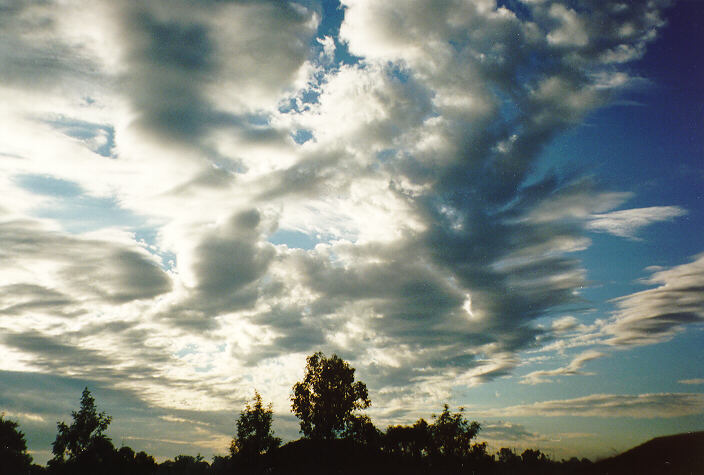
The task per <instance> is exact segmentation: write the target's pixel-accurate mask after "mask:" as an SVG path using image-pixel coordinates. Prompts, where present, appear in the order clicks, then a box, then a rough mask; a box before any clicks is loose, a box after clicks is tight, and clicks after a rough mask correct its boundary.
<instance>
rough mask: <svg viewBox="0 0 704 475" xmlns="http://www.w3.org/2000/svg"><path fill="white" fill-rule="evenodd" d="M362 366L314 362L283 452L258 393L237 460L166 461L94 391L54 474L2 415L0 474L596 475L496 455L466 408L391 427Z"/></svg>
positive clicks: (240, 426) (583, 463)
mask: <svg viewBox="0 0 704 475" xmlns="http://www.w3.org/2000/svg"><path fill="white" fill-rule="evenodd" d="M354 372H355V370H354V368H351V367H350V366H349V364H348V363H347V362H345V361H344V360H342V359H341V358H339V357H338V356H336V355H332V356H331V357H330V358H327V357H325V355H323V354H322V353H315V354H314V355H311V356H310V357H308V359H307V365H306V372H305V375H304V378H303V380H302V381H300V382H298V383H296V384H295V385H294V387H293V395H292V397H291V401H292V405H291V409H292V412H293V413H294V414H295V415H296V416H297V417H298V418H299V419H300V426H301V433H302V434H303V437H302V438H301V439H299V440H295V441H292V442H289V443H287V444H284V445H281V439H279V438H278V437H276V436H275V435H274V432H273V430H272V421H273V408H272V405H271V404H268V405H265V404H264V402H263V401H262V398H261V396H260V395H259V393H258V392H256V391H255V392H254V397H253V399H252V400H251V401H250V402H247V403H246V405H245V407H244V408H243V410H242V411H241V413H240V415H239V417H238V419H237V420H236V434H235V436H234V437H233V440H232V443H231V445H230V448H229V455H227V456H215V457H214V458H213V460H212V461H211V462H210V463H209V462H208V461H206V460H204V459H203V457H202V456H200V455H197V456H195V457H194V456H189V455H179V456H177V457H175V458H174V459H173V460H167V461H165V462H162V463H160V464H158V463H156V461H155V459H154V457H152V456H151V455H149V454H147V453H145V452H138V453H135V452H134V450H132V449H131V448H130V447H120V448H116V447H115V446H114V445H113V444H112V441H111V440H110V438H109V437H107V435H106V434H105V432H106V430H107V428H108V426H109V424H110V422H111V419H112V418H111V417H110V416H108V415H107V414H105V413H104V412H98V410H97V407H96V405H95V400H94V398H93V397H92V395H91V393H90V391H89V390H88V388H86V389H84V390H83V394H82V396H81V403H80V409H79V410H78V411H74V412H72V414H71V416H72V419H73V422H72V423H71V424H70V425H69V424H66V423H65V422H59V423H58V424H57V435H56V440H55V441H54V442H53V444H52V453H53V458H52V459H51V460H49V462H48V464H47V467H41V466H39V465H36V464H32V458H31V457H30V456H29V454H28V453H27V447H26V442H25V440H24V434H23V433H22V432H21V431H20V430H19V428H18V425H17V423H16V422H15V421H11V420H6V419H4V418H3V417H2V416H0V474H8V475H14V474H17V475H24V474H46V473H48V474H58V475H69V474H71V475H80V474H103V475H113V474H115V475H118V474H134V475H162V474H163V475H201V474H202V475H205V474H213V475H220V474H223V475H225V474H264V473H267V474H287V475H296V474H311V473H313V474H314V473H326V474H327V473H334V474H353V473H354V474H356V473H366V474H376V473H379V474H382V473H383V474H388V473H404V474H426V473H443V474H453V473H458V474H459V473H463V474H464V473H466V474H477V475H478V474H496V475H500V474H522V473H525V474H529V473H530V474H533V473H535V474H562V473H587V472H588V471H589V468H590V467H591V466H592V464H591V462H589V461H588V460H586V459H582V460H578V459H576V458H573V459H571V460H569V461H564V460H563V461H561V462H556V461H553V460H550V459H549V458H548V457H547V456H546V455H545V454H543V453H542V452H540V451H539V450H532V449H528V450H525V451H524V452H523V453H521V454H517V453H515V452H514V451H513V450H511V449H509V448H502V449H500V450H499V451H498V452H497V453H495V454H492V453H489V451H488V449H487V444H486V442H482V443H479V442H476V441H475V439H476V436H477V434H478V433H479V431H480V429H481V426H480V424H479V423H477V422H470V421H468V420H467V419H466V418H465V417H464V415H463V412H462V409H460V410H459V411H458V412H454V413H453V412H452V411H450V408H449V406H448V405H445V406H444V408H443V410H442V412H441V413H440V414H438V415H433V416H432V418H431V420H430V421H426V420H425V419H422V418H421V419H419V420H418V421H417V422H415V423H414V424H413V425H392V426H389V427H387V429H386V430H385V431H381V430H379V429H378V428H376V427H375V426H374V424H373V423H372V421H371V419H369V417H367V416H365V415H360V414H358V413H356V411H358V410H362V409H365V408H367V407H369V406H370V405H371V401H370V400H369V397H368V391H367V387H366V385H365V384H364V383H362V382H361V381H355V378H354Z"/></svg>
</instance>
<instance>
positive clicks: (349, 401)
mask: <svg viewBox="0 0 704 475" xmlns="http://www.w3.org/2000/svg"><path fill="white" fill-rule="evenodd" d="M306 362H307V364H306V373H305V375H304V377H303V381H301V382H298V383H296V384H295V385H294V386H293V396H292V397H291V401H292V404H291V410H292V411H293V413H294V414H295V415H296V417H298V418H299V419H300V420H301V432H302V433H303V435H305V436H306V437H309V438H313V439H333V438H335V437H337V436H338V435H340V434H341V433H342V431H343V430H344V429H345V426H346V425H347V423H348V422H349V421H350V418H351V417H352V412H353V411H354V410H357V409H366V408H367V407H369V406H370V405H371V401H370V400H369V397H368V392H367V386H366V385H365V384H364V383H363V382H361V381H357V382H355V381H354V368H352V367H350V365H349V364H348V363H347V362H346V361H344V360H342V359H341V358H340V357H339V356H337V355H332V356H331V357H330V358H326V357H325V355H324V354H323V353H321V352H317V353H315V354H313V355H311V356H309V357H308V358H307V360H306Z"/></svg>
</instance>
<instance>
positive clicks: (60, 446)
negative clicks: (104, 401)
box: [52, 388, 112, 462]
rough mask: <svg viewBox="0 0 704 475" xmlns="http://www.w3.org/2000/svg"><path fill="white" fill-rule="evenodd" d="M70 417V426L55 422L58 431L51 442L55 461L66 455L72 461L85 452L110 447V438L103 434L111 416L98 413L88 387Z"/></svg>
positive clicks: (61, 459) (59, 460)
mask: <svg viewBox="0 0 704 475" xmlns="http://www.w3.org/2000/svg"><path fill="white" fill-rule="evenodd" d="M71 417H73V423H72V424H71V425H70V426H69V425H66V423H65V422H59V423H58V424H57V428H58V433H57V434H56V440H54V443H53V444H52V452H53V454H54V460H55V461H57V462H62V461H63V460H64V457H66V456H68V460H70V461H73V460H76V459H78V458H79V457H80V456H81V455H83V454H84V453H86V452H89V451H95V450H100V451H101V452H103V451H106V450H107V449H109V448H110V447H112V443H111V442H110V438H108V437H107V436H106V435H105V434H104V432H105V431H106V430H107V428H108V426H109V425H110V421H111V420H112V417H110V416H108V415H106V414H105V412H101V413H98V409H97V407H96V406H95V399H94V398H93V396H91V394H90V391H89V390H88V388H85V389H84V390H83V394H82V395H81V408H80V409H79V410H78V411H72V412H71ZM108 446H109V447H108Z"/></svg>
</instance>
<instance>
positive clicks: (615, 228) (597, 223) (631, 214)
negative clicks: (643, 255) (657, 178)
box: [587, 206, 687, 238]
mask: <svg viewBox="0 0 704 475" xmlns="http://www.w3.org/2000/svg"><path fill="white" fill-rule="evenodd" d="M685 214H687V211H685V210H683V209H682V208H680V207H678V206H651V207H649V208H637V209H626V210H621V211H611V212H609V213H602V214H595V215H593V217H592V219H591V220H590V221H589V223H588V224H587V229H590V230H592V231H601V232H606V233H609V234H613V235H615V236H620V237H626V238H635V236H636V233H637V232H638V230H639V229H640V228H642V227H644V226H647V225H649V224H652V223H656V222H658V221H669V220H672V219H674V218H677V217H680V216H684V215H685Z"/></svg>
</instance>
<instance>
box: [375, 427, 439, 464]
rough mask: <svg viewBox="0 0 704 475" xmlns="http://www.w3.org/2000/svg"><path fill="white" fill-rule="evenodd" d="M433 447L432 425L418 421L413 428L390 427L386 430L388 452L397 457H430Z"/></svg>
mask: <svg viewBox="0 0 704 475" xmlns="http://www.w3.org/2000/svg"><path fill="white" fill-rule="evenodd" d="M431 445H432V438H431V433H430V425H429V424H428V423H427V422H426V421H425V419H422V418H421V419H418V421H417V422H416V423H415V424H413V425H412V426H389V427H388V428H387V429H386V435H385V446H386V450H387V451H388V452H389V453H391V454H395V455H409V456H411V457H413V458H416V459H417V458H420V457H422V456H425V455H428V453H429V452H430V448H431Z"/></svg>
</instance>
